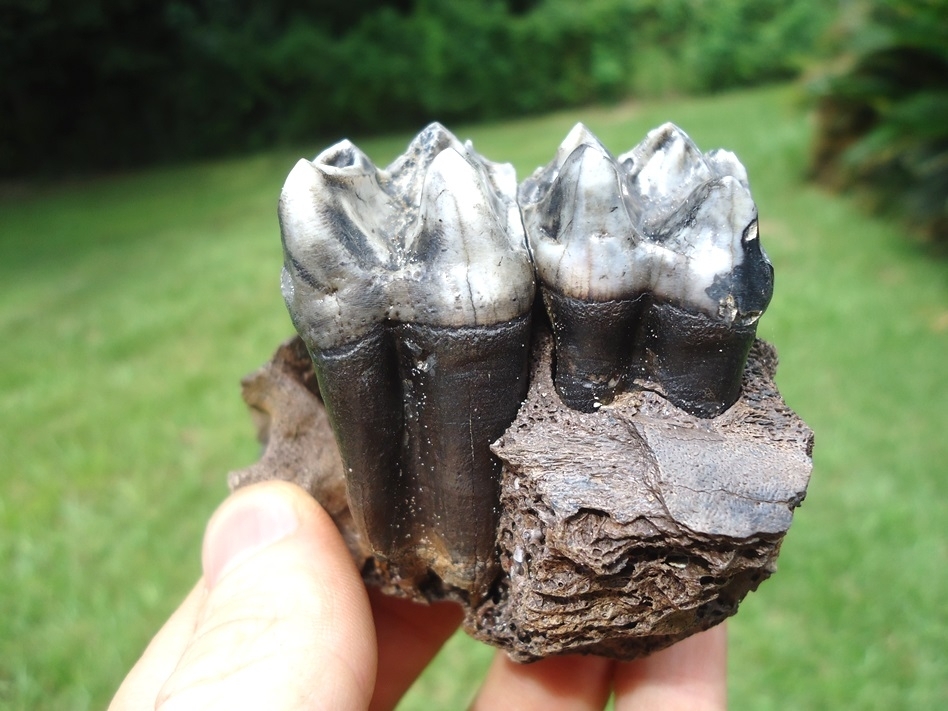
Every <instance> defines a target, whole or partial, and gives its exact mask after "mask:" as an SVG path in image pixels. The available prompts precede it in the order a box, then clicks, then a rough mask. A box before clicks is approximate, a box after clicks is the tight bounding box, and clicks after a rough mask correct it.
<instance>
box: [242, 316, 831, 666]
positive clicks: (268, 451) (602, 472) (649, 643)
mask: <svg viewBox="0 0 948 711" xmlns="http://www.w3.org/2000/svg"><path fill="white" fill-rule="evenodd" d="M551 340H552V339H551V338H550V337H549V336H548V334H546V333H543V332H541V333H540V334H539V335H538V337H537V338H536V339H535V345H534V352H533V365H532V373H531V376H530V390H529V393H528V394H527V398H526V400H525V401H524V402H523V404H522V405H521V407H520V410H519V414H518V415H517V418H516V419H515V420H514V422H513V423H512V424H511V425H510V427H509V428H508V429H507V430H506V432H505V433H504V435H503V436H502V437H500V439H499V440H498V441H497V442H496V443H495V444H494V445H493V447H492V450H493V452H494V453H495V454H496V455H497V457H498V458H499V459H500V460H501V462H502V463H503V471H502V479H501V494H500V501H499V505H500V508H501V511H500V526H499V528H498V533H497V548H496V554H497V559H498V560H499V563H500V566H499V570H498V573H497V576H496V578H495V579H494V581H493V584H492V585H491V588H490V591H489V594H487V595H485V596H482V597H480V598H478V599H477V600H475V601H474V602H473V603H472V602H471V596H470V595H469V594H468V593H467V592H466V591H464V590H460V589H457V588H453V587H452V586H450V585H448V584H446V583H444V582H442V581H440V580H433V579H432V578H431V576H429V575H419V576H418V577H417V578H415V579H406V578H403V577H400V576H399V574H398V573H395V572H390V571H389V570H388V568H387V566H386V564H385V563H384V562H382V561H379V560H376V559H375V558H374V557H373V556H372V555H371V553H370V552H369V551H368V549H367V547H366V545H365V543H364V541H363V540H362V539H361V538H360V536H359V534H358V533H357V532H356V530H355V528H354V527H353V522H352V518H351V515H350V513H349V510H348V507H347V506H346V497H345V490H346V487H345V479H344V476H343V468H342V463H341V460H340V458H339V453H338V449H337V446H336V443H335V441H334V438H333V435H332V431H331V428H330V426H329V422H328V419H327V417H326V413H325V410H324V408H323V405H322V402H321V400H320V398H319V396H318V388H317V386H316V384H315V378H314V377H313V371H312V365H311V362H310V360H309V358H308V355H307V352H306V349H305V347H304V346H303V344H302V342H301V341H300V340H299V339H292V340H290V341H287V342H286V343H284V344H282V345H281V346H280V347H279V349H278V350H277V352H276V354H275V355H274V357H273V359H272V360H271V361H270V362H269V363H267V364H266V365H264V366H263V367H262V368H261V369H260V370H258V371H257V372H255V373H253V374H252V375H250V376H248V377H247V378H245V379H244V381H243V396H244V399H245V401H246V402H247V403H248V405H249V406H250V407H251V409H252V411H253V412H254V413H255V419H256V421H257V425H258V434H259V436H260V439H261V441H262V442H264V445H265V448H264V451H263V455H262V457H261V459H260V461H259V462H258V463H257V464H255V465H253V466H251V467H249V468H247V469H243V470H240V471H237V472H233V473H232V474H231V475H230V478H229V483H230V486H231V487H232V488H239V487H241V486H244V485H247V484H250V483H253V482H256V481H263V480H268V479H282V480H288V481H294V482H296V483H297V484H299V485H300V486H302V487H303V488H305V489H306V490H307V491H309V492H310V493H311V494H312V495H313V496H314V497H315V498H316V499H317V500H319V502H320V503H321V504H322V505H323V506H324V507H325V508H326V509H327V510H328V512H329V513H330V514H331V515H332V516H333V519H334V520H335V521H336V524H337V525H338V527H339V529H340V531H341V532H342V534H343V536H344V538H345V539H346V542H347V543H348V545H349V548H350V550H351V552H352V555H353V558H354V560H355V561H356V563H357V565H359V567H360V568H361V569H362V570H363V574H364V576H365V578H366V580H367V582H369V583H371V584H374V585H378V586H381V587H382V588H383V589H385V590H386V591H387V592H389V593H392V594H397V595H402V596H407V597H411V598H413V599H416V600H421V601H434V600H439V599H453V600H456V601H457V602H459V603H460V604H461V605H463V606H464V607H465V611H466V620H465V628H466V630H467V631H468V633H469V634H471V635H472V636H473V637H475V638H477V639H480V640H483V641H485V642H488V643H490V644H492V645H495V646H498V647H500V648H503V649H505V650H506V651H507V652H508V653H509V654H510V656H511V657H512V658H513V659H515V660H518V661H531V660H534V659H539V658H543V657H547V656H551V655H557V654H568V653H586V654H599V655H604V656H609V657H615V658H619V659H633V658H635V657H638V656H642V655H644V654H648V653H650V652H653V651H655V650H658V649H661V648H663V647H666V646H668V645H670V644H672V643H674V642H676V641H678V640H680V639H683V638H684V637H687V636H689V635H691V634H694V633H695V632H699V631H701V630H703V629H706V628H708V627H711V626H713V625H715V624H717V623H718V622H720V621H721V620H723V619H724V618H726V617H728V616H729V615H731V614H733V613H734V612H736V610H737V606H738V604H739V602H740V601H741V600H742V599H743V598H744V596H745V595H746V594H747V593H748V592H750V591H752V590H754V589H756V588H757V586H758V585H759V584H760V582H762V581H763V580H764V579H766V578H767V577H768V576H770V574H771V573H773V572H774V570H775V561H776V558H777V554H778V552H779V549H780V544H781V541H782V540H783V536H784V534H785V533H786V531H787V529H788V528H789V526H790V522H791V517H792V512H793V509H794V508H795V507H796V506H798V505H799V504H800V502H801V501H802V500H803V497H804V495H805V492H806V487H807V483H808V480H809V475H810V470H811V459H810V454H811V451H812V445H813V434H812V432H811V431H810V430H809V429H808V428H807V427H806V425H805V424H804V423H803V422H802V421H801V420H800V419H799V418H798V417H797V416H796V415H795V414H794V413H793V412H792V411H791V410H790V409H789V408H788V407H787V406H786V405H785V404H784V402H783V400H782V399H781V397H780V395H779V393H778V392H777V389H776V386H775V385H774V381H773V377H774V373H775V370H776V366H777V358H776V353H775V351H774V349H773V348H772V347H771V346H770V345H768V344H766V343H764V342H763V341H760V340H757V341H756V342H755V343H754V345H753V346H752V348H751V351H750V354H749V356H748V359H747V365H746V368H745V371H744V379H743V383H742V390H741V396H740V398H739V399H738V400H737V402H736V403H735V404H734V405H733V406H732V407H730V408H729V409H728V410H726V411H725V412H724V413H722V414H721V415H719V416H717V417H714V418H711V419H707V418H699V417H696V416H694V415H691V414H689V413H687V412H685V411H684V410H681V409H679V408H678V407H675V406H674V405H672V404H671V403H670V402H669V401H668V400H666V399H665V398H664V397H663V396H662V395H661V394H660V393H659V392H656V391H654V390H651V389H649V387H648V383H644V384H643V386H644V387H643V388H642V389H640V390H637V391H634V392H629V393H624V394H622V395H620V396H619V397H617V398H616V399H615V401H614V402H612V403H611V404H609V405H607V406H603V407H601V408H599V410H598V411H597V412H593V413H584V412H580V411H578V410H574V409H570V408H568V407H566V406H565V405H564V404H563V403H562V402H561V400H560V398H559V396H558V395H557V393H556V390H555V388H554V385H553V381H552V377H551V372H552V360H553V355H552V346H551Z"/></svg>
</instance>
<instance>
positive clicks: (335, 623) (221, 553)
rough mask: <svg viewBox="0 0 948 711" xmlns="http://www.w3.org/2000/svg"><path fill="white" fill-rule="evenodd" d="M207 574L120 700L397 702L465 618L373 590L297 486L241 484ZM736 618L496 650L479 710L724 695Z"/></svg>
mask: <svg viewBox="0 0 948 711" xmlns="http://www.w3.org/2000/svg"><path fill="white" fill-rule="evenodd" d="M202 561H203V570H204V575H203V576H202V578H201V579H200V580H199V581H198V583H197V585H195V587H194V588H193V589H192V590H191V592H190V594H189V595H188V596H187V598H186V599H185V601H184V602H183V603H182V604H181V606H180V607H179V608H178V609H177V610H176V611H175V612H174V613H173V614H172V615H171V617H170V619H169V620H168V621H167V623H166V624H165V625H164V627H162V628H161V630H160V631H159V632H158V634H157V635H156V636H155V637H154V639H153V640H152V641H151V643H150V644H149V645H148V648H147V649H146V650H145V652H144V654H143V655H142V657H141V658H140V659H139V660H138V662H137V663H136V664H135V666H134V667H133V668H132V670H131V671H130V672H129V674H128V676H127V677H126V678H125V681H124V682H123V683H122V685H121V687H120V688H119V690H118V692H117V694H116V696H115V698H114V699H113V701H112V704H111V706H110V707H109V709H110V711H144V710H145V709H148V710H149V711H150V710H152V709H157V710H159V711H198V710H199V709H200V710H201V711H215V710H217V709H221V710H223V709H227V710H228V711H233V710H234V709H238V710H239V709H248V710H249V709H261V708H267V709H272V710H274V711H303V710H304V709H305V710H307V711H309V710H310V709H314V710H315V709H320V710H321V709H325V710H326V711H330V710H332V711H362V710H364V709H369V710H370V711H385V710H386V709H393V708H394V707H395V706H396V704H397V703H398V701H399V699H401V697H402V696H403V695H404V693H405V692H406V691H407V690H408V688H409V687H410V686H411V684H412V683H413V682H414V681H415V679H416V678H417V677H418V675H419V674H420V673H421V672H422V671H423V670H424V668H425V667H426V666H427V665H428V663H429V662H430V661H431V659H432V658H433V657H434V656H435V654H437V652H438V650H439V649H440V648H441V646H442V645H443V644H444V642H445V641H447V639H448V638H449V637H450V636H451V635H452V634H453V633H454V631H455V630H456V629H457V627H458V625H459V624H460V622H461V616H462V615H461V609H460V608H459V607H457V606H456V605H454V604H451V603H440V604H435V605H430V606H424V605H419V604H416V603H413V602H410V601H407V600H402V599H397V598H392V597H387V596H385V595H382V594H381V593H379V592H378V591H377V590H366V588H365V585H364V584H363V582H362V579H361V577H360V575H359V571H358V570H357V569H356V567H355V565H354V564H353V562H352V559H351V557H350V555H349V552H348V550H347V548H346V546H345V543H344V542H343V540H342V538H341V537H340V535H339V533H338V531H337V529H336V527H335V525H334V524H333V522H332V520H331V519H330V517H329V515H328V514H327V513H326V512H325V511H324V510H323V509H322V508H321V507H320V506H319V504H318V503H316V501H315V500H314V499H313V498H312V497H311V496H309V495H308V494H307V493H306V492H305V491H303V490H302V489H300V488H299V487H297V486H295V485H293V484H288V483H285V482H278V481H270V482H265V483H261V484H256V485H253V486H250V487H247V488H245V489H241V490H239V491H238V492H236V493H235V494H233V495H231V496H230V497H229V498H228V499H227V500H225V501H224V502H223V503H222V504H221V506H220V507H219V508H218V510H217V511H216V512H215V513H214V515H213V516H212V517H211V520H210V522H209V523H208V526H207V531H206V533H205V536H204V545H203V552H202ZM726 646H727V643H726V632H725V629H724V625H719V626H718V627H715V628H712V629H710V630H708V631H706V632H703V633H700V634H697V635H694V636H692V637H690V638H688V639H686V640H684V641H682V642H679V643H678V644H676V645H674V646H672V647H670V648H668V649H666V650H663V651H661V652H658V653H656V654H653V655H651V656H649V657H646V658H644V659H639V660H635V661H632V662H616V661H613V660H609V659H604V658H601V657H576V656H570V657H554V658H550V659H544V660H541V661H538V662H535V663H533V664H526V665H524V664H518V663H515V662H512V661H510V660H509V658H508V657H507V656H506V655H505V654H503V653H502V652H498V653H497V654H496V656H495V658H494V661H493V663H492V665H491V667H490V670H489V671H488V673H487V676H486V678H485V679H484V682H483V685H482V686H481V688H480V690H479V692H478V694H477V696H476V698H475V699H474V701H473V703H472V705H471V708H472V709H473V710H474V711H487V710H488V709H497V708H504V709H513V710H516V711H533V710H536V711H540V710H542V711H560V710H562V711H567V710H569V711H574V710H575V711H587V710H588V711H593V710H598V709H602V708H603V707H604V706H605V704H606V702H607V700H608V698H609V696H610V694H612V693H614V694H615V709H616V711H633V710H636V709H667V710H669V711H675V710H676V709H689V711H713V710H717V709H724V708H725V707H726Z"/></svg>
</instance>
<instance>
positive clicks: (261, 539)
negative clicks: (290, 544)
mask: <svg viewBox="0 0 948 711" xmlns="http://www.w3.org/2000/svg"><path fill="white" fill-rule="evenodd" d="M298 527H299V519H297V517H296V512H295V511H294V509H293V506H292V505H291V504H290V503H289V502H288V501H287V500H286V499H284V498H283V497H281V496H278V495H273V494H252V493H247V494H245V495H243V496H241V495H238V496H236V497H235V498H234V499H231V500H230V501H228V502H227V503H225V504H224V505H223V506H222V507H221V508H220V509H218V511H217V513H216V514H215V515H214V516H213V518H212V519H211V522H210V523H209V524H208V527H207V532H206V533H205V535H204V551H203V556H202V557H203V564H204V580H205V582H206V584H207V587H208V589H211V588H213V587H214V586H215V585H216V584H217V581H218V580H220V579H221V578H222V577H223V576H224V575H225V574H226V573H227V572H229V571H230V570H232V569H233V568H235V567H237V566H238V565H240V563H242V562H243V561H244V560H246V559H247V558H249V557H250V556H252V555H253V554H255V553H257V552H259V551H261V550H263V549H264V548H266V547H268V546H270V545H273V544H274V543H276V542H277V541H281V540H283V539H284V538H286V537H287V536H289V535H290V534H291V533H293V532H294V531H295V530H296V529H297V528H298Z"/></svg>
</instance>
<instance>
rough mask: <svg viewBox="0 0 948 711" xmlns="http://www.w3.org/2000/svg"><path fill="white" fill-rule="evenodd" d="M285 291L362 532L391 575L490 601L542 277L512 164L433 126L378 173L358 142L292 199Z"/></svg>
mask: <svg viewBox="0 0 948 711" xmlns="http://www.w3.org/2000/svg"><path fill="white" fill-rule="evenodd" d="M279 214H280V223H281V227H282V234H283V246H284V255H285V264H284V271H283V295H284V298H285V300H286V303H287V306H288V308H289V311H290V314H291V317H292V319H293V323H294V325H295V326H296V328H297V330H298V331H299V333H300V335H301V336H302V337H303V339H304V341H305V342H306V344H307V347H308V348H309V349H310V353H311V355H312V358H313V362H314V365H315V368H316V373H317V378H318V380H319V389H320V392H321V394H322V397H323V399H324V400H325V402H326V403H327V407H328V410H329V415H330V420H331V422H332V426H333V429H334V430H335V432H336V436H337V438H338V441H339V446H340V450H341V453H342V458H343V462H344V464H345V466H346V470H347V479H348V482H347V484H348V496H349V501H350V507H351V509H352V513H353V517H354V519H355V522H356V525H357V527H358V528H359V529H360V530H361V532H362V533H363V535H365V536H366V538H367V540H368V541H369V543H370V545H371V546H372V548H373V550H374V551H375V552H376V554H377V556H378V559H379V561H380V563H381V564H384V565H389V566H392V567H393V568H394V571H393V573H394V574H396V575H399V576H403V577H405V578H412V579H416V578H418V577H420V576H422V575H423V574H424V571H425V570H426V569H428V570H431V571H432V572H433V573H434V574H435V575H436V576H437V577H438V578H439V579H440V580H441V581H443V582H445V583H447V584H449V585H451V586H454V587H456V588H459V589H461V590H465V591H468V592H470V593H477V592H479V591H483V589H484V588H485V587H486V585H487V584H488V582H489V581H490V579H491V577H492V576H493V574H494V572H495V570H494V567H495V556H494V544H495V541H494V536H495V533H496V527H497V520H498V515H499V511H498V506H497V501H498V496H499V493H498V482H499V473H500V464H499V462H498V461H497V459H496V458H495V457H494V456H493V455H492V454H491V453H490V450H489V448H488V447H489V445H490V443H491V442H493V441H494V440H496V439H497V438H498V437H499V436H500V435H501V434H502V433H503V431H504V430H505V429H506V427H507V426H508V425H509V424H510V422H511V421H512V420H513V418H514V416H515V415H516V413H517V409H518V407H519V405H520V402H521V401H522V400H523V397H524V395H525V393H526V388H527V364H528V357H529V347H528V345H529V338H530V326H531V324H530V316H531V308H532V304H533V299H534V276H533V266H532V264H531V261H530V257H529V254H528V252H527V246H526V242H525V239H524V234H523V226H522V223H521V219H520V213H519V210H518V207H517V203H516V178H515V176H514V171H513V168H512V167H511V166H510V165H500V164H496V163H492V162H490V161H487V160H485V159H484V158H483V157H481V156H480V155H478V154H477V153H476V152H475V151H474V149H473V148H472V147H471V145H470V143H467V144H463V145H462V144H461V143H460V142H459V141H458V140H457V139H456V138H455V137H454V136H452V135H451V134H450V133H449V132H448V131H447V130H446V129H445V128H444V127H442V126H440V125H439V124H432V125H431V126H429V127H428V128H426V129H425V130H424V131H422V133H421V134H419V135H418V137H417V138H416V139H415V140H414V141H413V142H412V143H411V145H410V146H409V148H408V151H407V152H406V153H405V155H404V156H402V157H401V158H399V159H398V160H396V161H395V162H394V163H393V164H392V165H390V166H389V167H388V168H387V169H385V170H379V169H377V168H376V167H375V166H374V165H373V164H372V162H371V161H370V160H369V159H368V158H367V157H366V156H365V155H364V154H363V153H362V152H361V151H359V150H358V149H357V148H356V147H355V146H353V145H352V144H351V143H349V142H348V141H343V142H342V143H339V144H337V145H335V146H333V147H331V148H329V149H328V150H326V151H324V152H323V153H321V154H320V155H319V156H317V157H316V159H315V160H313V161H312V162H309V161H300V162H299V163H298V164H297V165H296V167H295V168H294V169H293V171H292V172H291V173H290V175H289V177H288V178H287V181H286V184H285V186H284V189H283V194H282V196H281V199H280V209H279Z"/></svg>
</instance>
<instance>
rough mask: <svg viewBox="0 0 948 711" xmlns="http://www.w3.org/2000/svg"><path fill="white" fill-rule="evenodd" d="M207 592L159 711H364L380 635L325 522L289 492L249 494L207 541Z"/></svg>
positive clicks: (277, 488) (220, 515) (219, 515)
mask: <svg viewBox="0 0 948 711" xmlns="http://www.w3.org/2000/svg"><path fill="white" fill-rule="evenodd" d="M203 561H204V580H205V584H206V588H207V592H206V595H205V597H204V600H203V604H202V605H201V607H200V609H199V611H198V613H197V616H196V620H195V627H194V631H193V633H192V634H191V637H190V639H189V640H188V642H187V644H186V645H185V646H184V648H183V651H182V653H181V656H180V660H179V661H178V663H177V665H176V667H175V668H174V671H173V672H172V673H171V675H170V676H169V677H168V678H167V681H166V682H165V683H164V685H163V686H162V688H161V690H160V691H159V692H158V698H157V702H156V708H157V709H160V710H161V711H185V710H188V711H191V710H193V709H202V710H203V709H228V710H230V709H261V708H266V709H274V711H283V710H286V711H291V710H292V711H298V710H299V709H304V708H305V709H344V710H347V711H348V710H350V709H352V710H355V709H365V708H367V707H368V705H369V701H370V700H371V698H372V690H373V687H374V684H375V671H376V663H377V659H376V656H377V652H376V643H375V628H374V625H373V622H372V615H371V611H370V607H369V602H368V597H367V595H366V592H365V587H364V586H363V584H362V580H361V578H360V577H359V574H358V571H357V570H356V567H355V565H354V564H353V562H352V559H351V558H350V557H349V553H348V550H347V549H346V547H345V544H344V543H343V541H342V538H341V537H340V536H339V533H338V531H337V530H336V527H335V525H334V524H333V522H332V520H331V519H330V518H329V516H328V514H326V512H325V511H323V509H322V508H321V507H319V505H318V504H316V502H315V501H313V499H312V498H311V497H310V496H309V495H307V494H306V493H305V492H304V491H303V490H302V489H299V488H298V487H296V486H293V485H291V484H286V483H282V482H270V483H266V484H259V485H256V486H252V487H248V488H247V489H244V490H241V491H239V492H237V493H236V494H234V495H233V496H232V497H230V498H229V499H228V500H227V501H225V502H224V503H223V504H222V505H221V507H220V508H219V509H218V511H217V512H216V513H215V514H214V516H213V517H212V518H211V521H210V523H209V524H208V527H207V532H206V533H205V537H204V550H203Z"/></svg>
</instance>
